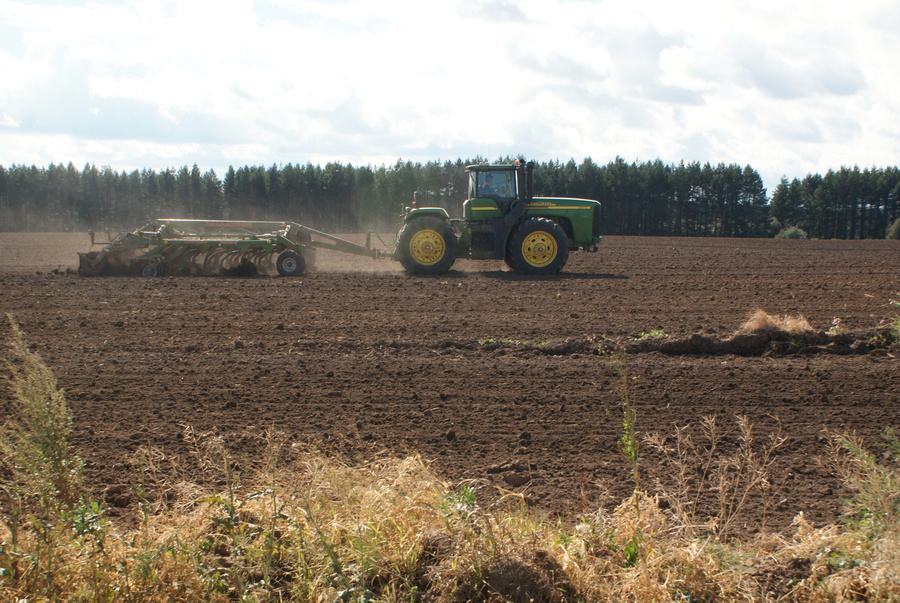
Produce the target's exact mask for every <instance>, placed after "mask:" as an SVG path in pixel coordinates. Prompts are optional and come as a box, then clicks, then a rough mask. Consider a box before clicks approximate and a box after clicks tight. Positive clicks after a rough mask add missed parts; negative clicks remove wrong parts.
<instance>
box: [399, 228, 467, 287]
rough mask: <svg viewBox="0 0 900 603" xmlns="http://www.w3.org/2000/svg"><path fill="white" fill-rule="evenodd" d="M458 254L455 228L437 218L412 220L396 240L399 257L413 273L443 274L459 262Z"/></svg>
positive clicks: (408, 270) (407, 269)
mask: <svg viewBox="0 0 900 603" xmlns="http://www.w3.org/2000/svg"><path fill="white" fill-rule="evenodd" d="M456 251H457V241H456V234H454V232H453V229H452V228H450V225H449V224H447V222H445V221H444V220H442V219H440V218H436V217H434V216H424V217H421V218H416V219H414V220H412V221H411V222H410V223H409V224H407V225H406V226H404V227H403V230H401V231H400V235H399V236H398V237H397V256H398V257H399V259H400V263H401V264H402V265H403V267H404V268H406V271H407V272H409V273H411V274H444V273H445V272H447V271H448V270H450V267H451V266H453V263H454V262H455V261H456Z"/></svg>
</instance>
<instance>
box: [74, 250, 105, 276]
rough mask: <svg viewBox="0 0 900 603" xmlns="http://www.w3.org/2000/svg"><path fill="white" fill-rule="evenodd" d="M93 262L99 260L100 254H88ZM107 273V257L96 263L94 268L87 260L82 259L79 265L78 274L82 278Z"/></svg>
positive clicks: (92, 252)
mask: <svg viewBox="0 0 900 603" xmlns="http://www.w3.org/2000/svg"><path fill="white" fill-rule="evenodd" d="M86 255H87V256H88V258H90V260H91V261H94V260H96V259H97V256H98V255H99V252H97V251H91V252H89V253H87V254H86ZM105 271H106V256H103V257H102V258H100V261H99V262H96V263H95V264H94V265H93V266H91V264H90V263H89V262H88V259H87V258H81V261H80V262H79V263H78V274H80V275H81V276H100V275H102V274H103V273H104V272H105Z"/></svg>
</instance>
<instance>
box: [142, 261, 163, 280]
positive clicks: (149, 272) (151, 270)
mask: <svg viewBox="0 0 900 603" xmlns="http://www.w3.org/2000/svg"><path fill="white" fill-rule="evenodd" d="M163 272H164V271H163V265H162V264H160V263H159V262H151V263H149V264H147V265H146V266H144V269H143V270H141V274H143V275H144V276H147V277H154V276H162V275H163Z"/></svg>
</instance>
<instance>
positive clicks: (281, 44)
mask: <svg viewBox="0 0 900 603" xmlns="http://www.w3.org/2000/svg"><path fill="white" fill-rule="evenodd" d="M0 14H2V15H3V18H2V23H0V33H2V34H3V35H2V37H0V70H2V72H3V73H4V78H3V79H2V80H0V116H2V119H0V163H6V164H8V163H14V162H16V163H18V162H23V161H28V162H34V163H38V164H42V163H43V164H46V163H49V162H50V161H57V162H58V161H65V162H67V161H69V160H70V159H71V160H73V161H74V162H76V163H83V162H93V163H97V164H109V165H113V166H114V167H117V168H120V169H130V168H134V167H138V168H140V167H154V168H159V167H165V166H169V165H181V164H185V163H186V164H193V163H194V162H197V163H198V164H203V165H205V166H209V167H215V168H217V169H219V170H221V169H222V168H224V167H225V166H227V165H228V164H235V165H242V164H244V163H248V162H249V163H260V164H266V165H270V164H272V163H286V162H299V163H305V162H306V161H313V162H317V161H329V160H336V161H342V162H351V163H354V164H365V163H376V164H378V163H384V162H387V163H392V162H393V161H394V160H396V158H397V157H403V158H409V159H413V160H429V159H440V158H443V159H447V158H452V159H455V158H456V157H473V156H475V155H478V154H481V155H487V154H489V153H490V154H491V155H493V156H497V155H506V154H513V155H516V154H524V155H527V156H529V157H533V158H536V159H539V160H546V159H555V158H560V159H563V160H566V159H568V158H569V157H574V158H576V160H580V159H581V158H583V157H587V156H590V157H592V158H593V159H594V160H595V161H598V162H605V161H607V160H610V159H612V158H613V157H615V156H616V155H620V156H622V157H625V158H627V159H628V160H632V159H639V160H652V159H656V158H657V157H659V158H660V159H662V160H663V161H665V162H669V163H677V162H678V161H680V160H682V159H684V160H686V161H695V160H696V161H701V162H706V161H710V162H712V163H718V162H736V163H739V164H750V165H752V166H754V167H755V168H757V169H758V170H760V172H761V173H762V174H763V176H764V178H765V180H766V184H767V186H769V187H770V188H772V187H774V185H775V184H776V183H777V180H778V178H779V177H780V176H781V175H782V174H787V175H789V176H791V177H793V176H800V177H802V176H803V175H805V174H806V173H807V172H813V171H819V172H824V171H826V170H827V169H829V168H836V167H840V165H841V164H854V163H859V164H863V165H872V164H879V165H889V164H891V163H895V162H896V157H897V156H898V151H900V138H898V136H897V134H898V132H897V130H898V129H900V127H898V126H895V125H894V124H897V123H900V122H898V118H900V100H898V99H900V78H898V77H897V67H896V58H895V57H896V56H898V54H900V41H898V39H897V37H896V34H895V32H896V31H897V29H898V26H900V8H898V6H897V5H896V4H895V3H894V2H893V1H892V0H864V1H863V2H861V3H857V4H856V5H854V7H853V10H852V11H849V10H848V9H847V7H846V5H845V4H843V3H839V2H836V1H831V2H812V1H811V0H796V1H794V2H790V3H784V2H775V1H774V0H764V1H761V2H757V3H754V4H753V6H752V7H747V8H741V7H737V6H735V5H732V4H731V3H721V2H712V1H694V2H686V3H671V2H663V1H661V0H659V1H648V2H641V3H632V4H625V3H621V2H617V1H611V0H605V1H603V0H601V1H588V0H576V1H567V0H520V1H518V2H511V1H508V0H480V1H477V2H463V1H462V0H450V1H449V2H445V3H426V2H420V1H414V0H388V1H387V2H381V3H372V2H366V1H364V0H343V1H335V0H257V1H255V2H254V1H251V0H234V1H229V2H221V1H212V0H192V1H191V2H179V1H176V0H132V1H130V2H126V3H119V2H112V1H102V0H101V1H98V2H90V3H87V4H84V5H73V3H71V2H57V1H54V0H32V1H28V2H26V1H25V0H0ZM435 153H438V154H439V155H440V156H436V155H435ZM61 154H68V155H67V156H61Z"/></svg>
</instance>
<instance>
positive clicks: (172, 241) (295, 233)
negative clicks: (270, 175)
mask: <svg viewBox="0 0 900 603" xmlns="http://www.w3.org/2000/svg"><path fill="white" fill-rule="evenodd" d="M90 234H91V246H94V245H97V244H98V243H95V242H94V234H93V233H90ZM99 244H100V245H103V247H102V249H100V250H99V251H95V250H92V251H88V252H85V253H79V254H78V258H79V269H78V270H79V273H80V274H82V275H83V276H103V275H112V274H141V275H144V276H161V275H163V274H192V275H227V274H236V275H253V274H270V273H272V272H273V271H275V272H277V273H278V274H281V275H282V276H297V275H299V274H302V273H303V272H304V270H305V269H306V268H308V267H310V266H312V265H313V264H314V262H315V253H316V249H317V248H318V249H331V250H335V251H340V252H345V253H352V254H356V255H363V256H368V257H372V258H376V259H377V258H382V257H392V255H391V254H389V253H385V252H382V251H380V250H378V249H373V248H371V247H370V246H369V240H367V241H366V245H365V246H362V245H357V244H356V243H351V242H350V241H345V240H343V239H340V238H338V237H335V236H333V235H330V234H327V233H324V232H320V231H317V230H313V229H311V228H308V227H306V226H302V225H300V224H297V223H294V222H243V221H235V220H171V219H157V220H150V221H149V222H146V223H145V224H142V225H141V226H140V227H139V228H137V229H136V230H134V231H132V232H129V233H122V234H119V235H118V236H116V237H115V238H114V239H110V240H109V241H108V242H106V243H99Z"/></svg>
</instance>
